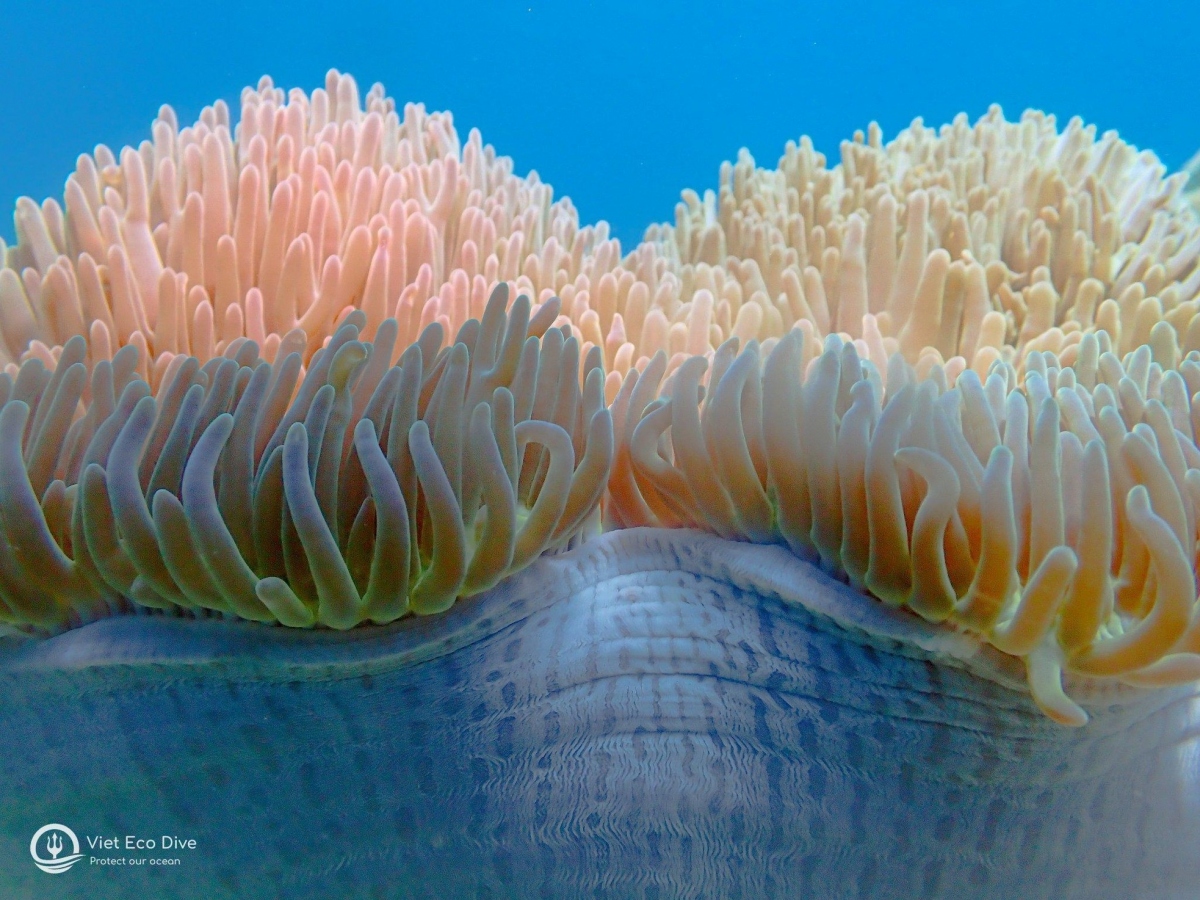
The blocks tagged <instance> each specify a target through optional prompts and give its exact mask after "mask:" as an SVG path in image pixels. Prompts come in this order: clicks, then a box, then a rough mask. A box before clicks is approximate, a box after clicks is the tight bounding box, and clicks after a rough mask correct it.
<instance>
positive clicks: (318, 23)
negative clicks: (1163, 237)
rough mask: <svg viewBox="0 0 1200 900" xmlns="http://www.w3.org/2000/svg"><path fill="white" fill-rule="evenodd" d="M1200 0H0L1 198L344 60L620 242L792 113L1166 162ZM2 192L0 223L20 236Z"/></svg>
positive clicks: (1194, 129) (889, 134)
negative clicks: (1119, 147) (967, 127)
mask: <svg viewBox="0 0 1200 900" xmlns="http://www.w3.org/2000/svg"><path fill="white" fill-rule="evenodd" d="M1198 35H1200V6H1198V5H1197V4H1195V3H1189V2H1182V0H1170V2H1159V3H1149V4H1148V3H1128V2H1119V3H1113V2H1090V3H1083V2H1058V3H1041V2H1036V0H1022V2H998V3H996V2H993V3H973V2H972V3H966V2H955V3H935V2H918V3H913V2H909V3H895V2H871V0H861V2H856V3H848V4H841V3H837V4H834V3H806V2H778V0H772V2H763V0H755V2H736V3H730V2H691V3H681V2H675V0H672V2H661V0H656V2H637V0H634V2H628V0H619V2H604V3H589V2H556V3H547V2H540V0H522V2H512V0H498V2H497V0H487V2H478V3H441V2H439V3H401V2H369V3H364V2H348V3H337V4H323V3H287V4H284V3H253V4H245V3H237V2H231V0H215V2H206V3H204V4H202V5H201V6H198V7H196V6H192V5H187V6H186V7H184V6H183V5H181V4H176V3H169V2H166V3H164V2H143V0H126V2H122V3H119V4H104V3H71V2H68V3H62V2H44V3H41V2H40V3H23V2H14V0H6V2H4V3H2V4H0V36H2V38H3V48H4V50H3V53H0V81H2V83H3V85H4V90H3V91H0V123H3V126H0V134H3V139H0V201H2V202H3V203H4V204H5V205H6V207H7V208H8V209H9V210H10V211H11V204H12V202H13V201H15V200H16V198H17V197H18V196H22V195H28V196H31V197H34V198H35V199H37V200H38V201H41V200H42V199H43V198H45V197H59V198H61V196H62V188H63V182H64V180H65V178H66V176H67V174H68V173H69V172H71V171H72V170H73V168H74V165H75V158H76V157H77V156H78V155H79V154H80V153H84V152H90V151H91V150H92V149H93V148H94V146H95V145H96V144H98V143H105V144H108V145H109V146H110V147H112V148H114V149H117V148H120V147H123V146H125V145H134V146H136V145H137V143H138V142H140V141H141V140H143V139H144V138H145V137H146V136H147V135H148V126H149V124H150V122H151V121H152V120H153V119H154V117H155V115H156V114H157V112H158V108H159V106H160V105H161V104H163V103H169V104H171V105H172V106H173V107H174V108H175V109H176V111H177V112H178V113H179V115H180V118H181V120H183V121H185V122H191V121H194V120H195V117H196V116H197V115H198V114H199V112H200V110H201V109H202V108H203V107H204V106H206V105H208V104H210V103H212V102H213V101H214V100H216V99H217V98H218V97H220V98H224V99H225V100H226V102H228V103H229V104H230V106H231V108H232V109H234V110H235V111H236V109H237V106H238V104H237V99H238V95H239V92H240V91H241V89H242V87H243V85H247V84H255V83H257V81H258V79H259V77H260V76H261V75H263V74H269V75H270V76H271V77H272V78H273V79H274V82H275V84H277V85H280V86H282V87H284V88H285V89H288V88H292V87H299V88H302V89H304V90H305V91H310V90H312V89H313V88H315V87H317V86H319V85H321V84H322V83H323V81H324V76H325V72H326V71H327V70H328V69H329V68H331V67H333V68H337V69H340V70H341V71H343V72H350V73H352V74H353V75H354V77H355V78H356V79H357V81H358V83H359V84H360V85H361V86H362V90H364V91H365V90H366V89H367V88H368V87H370V85H371V84H373V83H374V82H376V81H379V82H382V83H383V85H384V87H385V88H387V92H388V94H389V95H390V96H392V97H395V98H396V99H397V101H398V102H399V103H405V102H409V101H413V102H422V103H424V104H425V105H426V107H427V108H428V109H430V110H435V109H446V110H451V111H453V113H454V116H455V124H456V125H457V127H458V129H459V132H460V133H461V134H462V135H464V136H465V135H466V133H467V131H469V130H470V129H471V128H479V129H480V131H482V132H483V135H484V139H485V140H486V141H487V142H488V143H491V144H492V145H493V146H495V147H496V149H497V151H498V152H499V153H502V154H504V155H507V156H511V157H512V158H513V160H514V161H515V165H516V169H515V170H516V172H517V173H518V174H522V175H523V174H524V173H526V172H527V171H529V170H530V169H531V168H536V170H537V171H538V173H539V174H540V175H541V177H542V180H543V181H547V182H549V183H550V184H552V185H553V186H554V188H555V194H556V196H562V195H564V194H565V195H568V196H570V197H571V199H572V200H573V201H574V203H575V205H576V207H577V208H578V209H579V213H580V221H582V222H594V221H596V220H598V219H606V220H607V221H608V222H609V223H610V225H611V226H612V228H613V234H614V236H615V237H618V238H620V239H621V244H622V247H623V248H624V249H625V250H626V251H628V250H631V249H633V247H634V246H636V244H637V242H638V241H639V240H640V239H641V237H642V232H643V230H644V229H645V227H646V226H647V225H649V224H650V223H652V222H661V221H669V220H671V218H672V214H673V213H672V211H673V209H674V205H675V203H676V202H677V201H678V199H679V192H680V191H681V190H682V189H683V188H685V187H689V186H690V187H695V186H698V185H709V184H711V183H712V182H713V180H714V178H715V176H716V172H717V167H718V166H719V165H720V163H721V161H722V160H726V159H733V158H735V156H736V154H737V151H738V148H740V147H743V146H744V147H748V148H749V149H750V151H751V153H752V154H754V156H755V158H756V159H757V160H758V161H759V163H760V164H762V165H768V166H769V165H773V164H774V163H775V161H776V159H777V158H778V156H779V154H780V152H781V151H782V148H783V145H784V143H785V142H786V141H787V140H789V139H796V138H798V137H799V136H800V135H801V134H807V135H809V136H811V137H812V139H813V143H814V145H815V146H816V149H817V150H818V151H820V152H822V153H825V154H826V155H827V156H829V157H830V159H831V163H832V162H833V161H835V160H836V157H837V152H838V144H839V142H840V141H842V140H844V139H847V138H849V137H850V136H851V134H852V133H853V132H854V130H855V129H859V128H864V129H865V128H866V126H867V124H868V123H869V122H870V121H872V120H874V121H877V122H878V123H879V124H880V125H881V126H882V128H883V136H884V140H885V141H886V140H891V139H892V138H893V137H894V136H895V134H896V133H897V131H899V130H900V129H901V128H904V127H906V126H907V125H908V124H909V123H910V122H911V121H912V120H913V119H914V118H915V117H917V116H922V117H924V119H925V123H926V124H927V125H929V126H931V127H937V126H940V125H941V124H942V123H944V122H949V121H950V120H951V119H952V118H953V117H954V116H955V115H956V114H957V113H959V112H966V113H967V116H968V117H969V119H970V120H971V121H972V122H974V121H975V120H976V119H977V118H978V117H979V116H981V115H983V113H985V112H986V111H987V108H988V106H989V105H990V104H992V103H999V104H1000V105H1001V106H1002V107H1003V108H1004V111H1005V113H1006V114H1007V115H1008V116H1009V117H1010V119H1011V118H1016V117H1017V116H1019V115H1020V113H1021V112H1022V111H1023V110H1024V109H1026V108H1028V107H1034V108H1038V109H1042V110H1045V111H1046V112H1049V113H1054V114H1055V115H1056V116H1057V117H1058V118H1059V121H1060V127H1061V125H1065V124H1066V121H1067V120H1068V119H1070V118H1071V117H1072V116H1081V117H1082V118H1083V120H1084V122H1085V123H1088V124H1095V125H1096V127H1097V128H1098V130H1099V131H1100V132H1103V131H1105V130H1108V129H1116V130H1118V131H1119V132H1120V134H1121V137H1122V138H1123V139H1124V140H1125V141H1127V142H1129V143H1132V144H1134V145H1136V146H1137V147H1139V148H1143V149H1145V148H1150V149H1152V150H1154V152H1155V153H1157V154H1158V156H1159V158H1160V159H1161V160H1162V161H1163V163H1164V164H1165V165H1166V166H1167V169H1168V171H1176V170H1178V169H1179V168H1180V167H1182V166H1183V165H1184V164H1185V163H1186V162H1187V161H1188V159H1189V158H1190V157H1191V156H1192V154H1194V153H1195V152H1196V151H1197V150H1200V50H1198V46H1200V37H1198ZM13 237H14V234H13V223H12V217H11V214H10V213H6V214H5V215H4V216H3V217H2V218H0V238H3V239H4V240H5V241H7V242H9V243H10V244H11V243H12V241H13Z"/></svg>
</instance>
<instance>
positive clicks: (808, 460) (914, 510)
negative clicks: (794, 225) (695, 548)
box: [610, 331, 1200, 724]
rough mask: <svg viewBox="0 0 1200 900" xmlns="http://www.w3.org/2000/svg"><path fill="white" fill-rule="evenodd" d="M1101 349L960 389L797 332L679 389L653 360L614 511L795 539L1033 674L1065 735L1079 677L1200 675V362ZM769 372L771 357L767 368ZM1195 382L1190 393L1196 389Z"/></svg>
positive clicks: (699, 363) (627, 428) (896, 360)
mask: <svg viewBox="0 0 1200 900" xmlns="http://www.w3.org/2000/svg"><path fill="white" fill-rule="evenodd" d="M1109 346H1110V345H1109V343H1108V340H1107V334H1105V333H1104V332H1100V333H1099V334H1088V335H1086V336H1085V337H1084V339H1083V341H1082V343H1081V350H1080V354H1079V357H1078V359H1077V361H1076V362H1075V365H1074V366H1073V367H1060V366H1059V363H1058V360H1057V359H1056V358H1055V357H1054V356H1053V355H1052V354H1046V355H1045V356H1043V355H1042V354H1040V353H1039V354H1037V355H1035V356H1034V357H1032V358H1031V359H1030V360H1029V363H1028V368H1027V374H1026V376H1025V379H1024V384H1023V386H1022V387H1023V390H1018V389H1017V384H1016V376H1015V372H1014V371H1013V369H1012V368H1011V366H1005V365H1004V364H1003V363H999V362H997V363H996V364H995V365H994V366H993V367H992V371H991V372H990V374H989V375H988V377H987V379H986V381H981V380H980V379H979V378H978V376H976V374H975V373H974V371H972V370H967V371H966V372H964V373H963V374H962V375H961V376H960V377H959V378H958V379H957V381H956V383H955V384H954V386H952V387H951V386H948V385H947V383H946V380H945V377H944V374H943V373H942V371H941V369H940V368H938V369H935V370H934V373H933V377H931V378H928V379H924V380H919V379H917V378H916V376H915V373H914V370H913V369H912V367H911V366H908V365H907V364H905V363H904V361H903V360H902V359H901V358H900V356H899V355H895V356H893V357H892V360H891V364H890V365H889V366H888V368H887V371H886V373H883V374H882V376H881V373H880V372H879V371H878V370H877V369H876V368H875V367H874V366H873V365H872V364H871V363H870V362H869V361H864V360H862V359H861V358H860V357H859V356H858V353H857V352H856V351H855V349H854V347H853V345H852V344H848V343H843V341H842V340H841V339H840V338H839V337H837V336H836V335H833V336H830V338H828V339H827V341H826V343H825V348H824V350H823V351H820V348H814V347H813V346H811V345H809V344H806V342H805V339H804V337H803V334H802V333H801V332H800V331H793V332H791V333H790V334H788V335H786V336H785V337H783V338H782V339H780V340H779V341H778V342H776V343H774V345H773V347H772V348H771V349H770V350H769V352H766V353H764V352H762V351H760V348H759V346H758V344H757V342H753V341H752V342H751V343H750V344H749V346H747V347H746V348H745V349H744V350H743V351H742V352H741V353H738V352H737V351H738V347H737V341H736V339H731V340H730V341H729V342H727V343H726V344H724V345H723V346H722V347H721V348H720V349H719V350H718V351H717V354H716V356H715V357H714V359H713V363H712V368H713V370H712V372H711V373H710V374H709V385H710V390H709V391H708V392H705V391H704V389H703V388H702V387H701V384H700V381H701V376H702V375H703V374H704V373H705V369H706V367H707V364H706V361H705V360H704V359H703V358H702V357H693V358H691V359H689V360H688V361H686V362H685V363H684V364H683V365H682V366H680V367H679V368H678V369H676V370H675V372H674V373H673V374H672V375H671V377H670V378H669V379H668V381H667V383H666V384H665V385H664V384H663V383H662V380H663V375H664V371H665V368H666V357H665V355H663V354H661V353H660V354H658V355H656V356H655V358H654V359H653V360H652V361H651V363H650V365H649V366H647V368H646V370H645V371H644V372H643V373H641V374H640V376H639V375H637V374H634V375H631V376H630V378H629V379H628V380H626V382H625V384H624V386H623V388H622V391H621V394H620V395H619V396H618V398H617V400H616V403H615V404H614V407H613V412H614V419H615V423H616V429H617V461H616V464H615V466H614V472H613V477H612V481H611V484H610V504H611V506H610V515H611V517H612V518H613V519H614V520H616V521H618V522H620V523H621V524H622V525H625V526H630V525H653V526H660V527H689V526H690V527H697V528H703V529H705V530H707V531H713V532H716V533H717V534H720V535H722V536H725V537H727V538H730V539H733V540H745V541H753V542H757V543H772V542H784V543H786V544H787V546H788V547H789V548H791V550H792V551H793V552H795V553H796V554H798V555H800V556H801V557H803V558H806V559H812V560H814V561H818V562H819V564H820V565H821V566H822V567H823V568H824V569H825V570H827V571H828V572H830V573H833V574H835V575H839V576H841V577H844V578H846V579H847V580H848V581H849V583H850V584H851V585H853V586H854V587H856V588H858V589H861V590H864V591H867V592H869V593H870V594H871V595H873V596H874V597H876V598H878V599H880V600H882V601H883V602H885V603H889V604H891V605H894V606H904V607H907V608H909V609H911V610H913V611H914V612H916V613H918V614H920V615H921V616H923V617H924V618H926V619H928V620H930V621H934V622H943V621H948V622H951V623H954V624H956V625H958V626H960V627H961V628H963V629H965V630H968V631H970V632H974V633H977V634H979V635H981V636H982V637H983V638H984V639H985V640H987V641H988V642H989V643H990V644H992V645H993V646H995V647H996V648H998V649H1000V650H1002V651H1004V652H1005V653H1009V654H1012V655H1014V656H1018V657H1021V658H1023V659H1024V660H1025V663H1026V666H1027V668H1028V672H1029V684H1030V687H1031V690H1032V692H1033V695H1034V698H1035V699H1036V700H1037V702H1038V703H1039V704H1040V705H1041V706H1042V708H1043V709H1044V710H1046V712H1047V713H1048V714H1050V715H1051V716H1053V717H1054V718H1056V719H1058V720H1059V721H1062V722H1064V723H1068V724H1082V722H1084V721H1086V714H1085V713H1084V712H1083V710H1082V709H1080V708H1079V707H1078V705H1077V704H1075V703H1074V702H1073V701H1072V700H1070V699H1069V698H1068V697H1067V696H1066V694H1065V693H1064V691H1063V687H1062V674H1063V672H1064V670H1066V671H1068V672H1074V673H1078V674H1082V675H1093V676H1096V675H1098V676H1120V677H1122V678H1123V679H1124V680H1126V681H1128V682H1131V683H1135V684H1142V685H1157V684H1171V683H1178V682H1182V681H1190V680H1193V679H1195V678H1197V677H1200V615H1198V614H1197V609H1198V606H1200V604H1198V603H1197V600H1196V590H1195V586H1194V575H1193V566H1194V560H1193V558H1194V548H1195V546H1196V540H1197V527H1198V523H1200V451H1198V450H1197V449H1196V447H1195V445H1194V442H1193V441H1192V439H1191V431H1192V412H1191V409H1189V404H1188V401H1187V397H1188V396H1189V394H1191V393H1193V392H1194V391H1195V390H1196V389H1197V388H1200V361H1198V360H1195V359H1189V360H1187V361H1186V362H1185V364H1184V365H1183V367H1182V369H1181V370H1180V371H1167V372H1164V371H1163V370H1162V368H1161V367H1160V366H1159V365H1158V364H1157V363H1154V362H1152V361H1151V358H1150V350H1149V348H1148V347H1145V346H1143V347H1141V348H1140V349H1139V350H1138V351H1137V352H1135V353H1133V354H1131V355H1130V358H1128V359H1127V361H1126V365H1122V363H1121V362H1120V361H1119V360H1118V359H1117V358H1116V356H1115V355H1114V354H1113V353H1112V352H1111V350H1110V349H1109ZM764 357H765V358H764ZM1185 379H1186V381H1185Z"/></svg>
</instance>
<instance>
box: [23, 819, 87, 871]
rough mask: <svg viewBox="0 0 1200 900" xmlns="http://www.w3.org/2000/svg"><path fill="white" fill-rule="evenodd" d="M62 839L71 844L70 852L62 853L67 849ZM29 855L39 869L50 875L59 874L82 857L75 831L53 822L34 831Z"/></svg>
mask: <svg viewBox="0 0 1200 900" xmlns="http://www.w3.org/2000/svg"><path fill="white" fill-rule="evenodd" d="M64 841H67V842H69V843H70V845H71V847H70V849H71V852H70V853H68V854H66V855H64V854H63V851H64V850H66V849H67V844H66V843H64ZM29 855H30V856H32V857H33V861H34V864H36V865H37V867H38V868H39V869H41V870H42V871H43V872H48V873H49V874H51V875H61V874H62V873H63V872H65V871H67V869H69V868H71V866H73V865H75V863H77V862H79V860H81V859H83V854H82V853H80V852H79V838H77V837H75V832H73V831H72V830H71V829H70V828H68V827H67V826H66V825H53V824H52V825H43V826H42V827H41V828H39V829H38V830H37V831H36V832H35V833H34V835H33V840H32V841H30V842H29Z"/></svg>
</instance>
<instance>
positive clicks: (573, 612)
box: [0, 529, 1200, 900]
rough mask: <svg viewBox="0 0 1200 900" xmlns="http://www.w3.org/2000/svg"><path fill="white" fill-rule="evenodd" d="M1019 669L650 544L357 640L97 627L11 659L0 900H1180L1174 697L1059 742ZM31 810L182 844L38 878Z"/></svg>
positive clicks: (745, 554)
mask: <svg viewBox="0 0 1200 900" xmlns="http://www.w3.org/2000/svg"><path fill="white" fill-rule="evenodd" d="M1011 662H1012V661H1010V660H1009V661H1006V660H1005V659H1004V658H1002V657H1000V656H998V655H996V654H992V653H991V652H990V651H987V652H983V651H980V652H976V650H975V648H974V645H973V644H972V643H971V642H970V641H969V640H967V639H966V638H956V637H947V636H946V634H945V633H943V632H941V631H939V630H937V629H933V628H930V627H928V626H926V625H924V624H923V623H921V622H919V621H918V620H915V619H914V618H912V617H910V616H908V615H906V614H903V613H899V612H894V611H891V610H888V609H886V608H885V607H883V606H882V605H881V604H879V603H877V602H875V601H871V600H868V599H866V598H863V597H861V596H858V595H855V594H853V593H851V592H850V591H849V590H848V589H846V588H843V587H842V586H840V585H837V584H836V583H834V582H831V581H829V580H828V579H826V578H825V577H824V576H822V575H820V573H818V572H816V571H815V570H814V569H812V568H811V567H809V566H806V565H805V564H803V563H800V562H798V561H796V560H795V559H794V558H792V557H791V556H790V555H789V554H788V553H787V552H786V551H784V550H782V549H781V548H778V547H755V546H750V545H743V544H734V543H730V542H725V541H721V540H719V539H717V538H713V537H710V536H705V535H699V534H696V533H694V532H662V531H652V530H645V529H637V530H633V531H628V532H620V533H616V534H611V535H608V536H605V537H604V538H601V539H598V540H595V541H592V542H590V543H588V544H585V545H583V546H582V547H581V548H578V549H576V550H574V551H572V552H570V553H566V554H563V555H560V556H556V557H550V558H546V559H543V560H541V561H539V562H538V563H536V564H535V565H534V566H533V567H531V568H530V569H529V570H527V571H526V572H525V573H522V574H521V575H519V576H517V577H515V578H513V579H512V580H510V581H509V582H507V583H505V584H504V585H501V586H500V587H498V588H496V589H495V590H493V591H492V592H490V593H489V594H487V595H484V596H481V597H477V598H474V599H472V600H469V601H465V602H460V603H459V604H457V605H456V606H455V607H454V608H453V609H452V610H451V611H450V612H449V613H448V614H446V615H445V616H441V617H434V618H430V619H424V620H415V621H409V622H403V623H399V624H398V625H395V626H389V627H387V628H379V629H369V630H359V631H354V632H350V633H348V634H347V635H340V636H335V635H330V634H318V633H305V632H295V631H286V630H284V629H279V628H266V627H263V626H253V625H248V624H224V623H219V622H191V621H184V620H170V619H163V618H157V617H156V618H151V617H139V618H126V619H118V620H109V621H105V622H100V623H97V624H93V625H91V626H88V627H86V628H83V629H80V630H77V631H73V632H69V633H67V634H65V635H62V636H60V637H58V638H56V639H54V640H51V641H48V642H44V643H40V644H37V645H26V646H24V647H21V646H8V647H6V648H5V649H4V651H3V660H2V662H0V697H2V698H3V700H2V701H0V758H3V759H4V765H3V769H2V770H0V856H3V858H4V859H5V860H6V862H5V863H4V865H3V866H0V896H5V897H31V898H32V897H38V898H42V897H45V898H58V897H63V898H66V897H73V898H74V897H77V898H93V897H130V898H134V897H154V898H170V897H185V898H192V897H195V898H201V897H204V898H209V897H211V898H218V897H237V898H265V897H288V898H306V897H311V898H325V897H334V896H336V897H611V898H626V897H647V898H660V900H665V898H675V897H679V898H690V897H745V898H758V897H771V896H775V897H799V896H804V897H818V898H822V897H878V898H886V897H896V898H911V897H956V898H959V897H967V898H972V897H979V898H984V897H1021V898H1038V897H1046V898H1069V897H1078V898H1089V900H1090V898H1101V900H1103V898H1110V897H1111V898H1128V897H1143V898H1158V897H1161V898H1185V897H1194V896H1195V887H1196V885H1198V884H1200V856H1198V855H1197V853H1196V847H1197V846H1198V845H1200V844H1198V841H1200V793H1198V785H1197V778H1198V773H1197V760H1198V758H1200V757H1198V756H1197V736H1198V735H1200V700H1198V699H1197V695H1196V694H1195V692H1194V691H1190V690H1177V691H1173V692H1160V693H1156V694H1151V695H1146V694H1141V693H1140V692H1136V691H1132V690H1116V689H1112V690H1107V691H1093V692H1092V693H1090V694H1088V699H1087V700H1086V702H1085V705H1087V706H1088V708H1089V711H1090V712H1091V713H1092V715H1093V721H1092V722H1091V723H1090V724H1089V725H1088V726H1087V727H1086V728H1083V729H1078V730H1072V729H1066V728H1062V727H1060V726H1057V725H1055V724H1054V723H1052V722H1050V721H1049V720H1048V719H1046V718H1045V717H1044V716H1043V715H1042V714H1041V713H1040V712H1038V711H1037V710H1036V708H1034V707H1033V705H1032V704H1031V703H1030V701H1029V699H1028V697H1027V695H1026V693H1025V691H1024V690H1023V689H1022V682H1021V673H1020V670H1019V667H1017V666H1014V665H1011ZM49 821H55V822H62V823H64V824H67V825H69V826H71V827H72V828H74V829H75V830H76V831H77V832H78V833H79V834H80V835H81V837H82V835H84V834H118V835H123V834H126V833H137V834H144V835H145V834H148V835H159V834H160V833H169V834H175V835H180V836H182V837H184V838H195V839H196V840H197V841H198V843H199V847H198V848H197V850H196V851H194V852H192V853H190V854H186V853H185V854H175V855H176V856H183V857H184V858H183V864H182V865H181V866H180V867H179V868H178V869H177V870H169V871H153V870H148V869H124V870H111V871H103V870H99V869H97V868H95V867H88V866H85V865H78V866H76V867H75V868H74V869H73V870H71V871H69V872H67V873H65V874H63V875H60V876H47V875H43V874H42V873H41V872H38V871H37V870H36V869H35V868H34V867H33V865H32V862H31V861H30V860H29V858H28V842H29V838H30V836H31V835H32V834H33V832H34V831H35V830H36V829H37V828H38V827H40V826H41V825H43V824H45V823H46V822H49ZM126 855H127V854H126ZM9 860H12V861H13V862H8V861H9Z"/></svg>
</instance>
